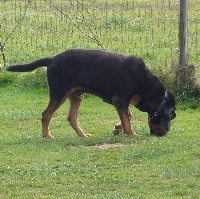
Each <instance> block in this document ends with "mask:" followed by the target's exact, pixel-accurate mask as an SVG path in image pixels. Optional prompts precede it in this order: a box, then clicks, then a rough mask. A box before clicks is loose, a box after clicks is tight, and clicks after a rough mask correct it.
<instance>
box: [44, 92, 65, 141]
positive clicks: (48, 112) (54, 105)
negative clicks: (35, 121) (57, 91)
mask: <svg viewBox="0 0 200 199" xmlns="http://www.w3.org/2000/svg"><path fill="white" fill-rule="evenodd" d="M68 96H69V94H66V95H63V97H62V98H60V99H61V100H58V99H55V98H53V97H50V101H49V104H48V106H47V108H46V109H45V110H44V111H43V112H42V136H43V137H47V138H53V136H52V135H51V133H50V131H49V123H50V120H51V118H52V116H53V113H54V112H55V111H56V110H57V109H58V108H59V107H60V106H61V105H62V104H63V103H64V102H65V100H66V99H67V97H68Z"/></svg>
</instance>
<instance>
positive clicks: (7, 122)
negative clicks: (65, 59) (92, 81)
mask: <svg viewBox="0 0 200 199" xmlns="http://www.w3.org/2000/svg"><path fill="white" fill-rule="evenodd" d="M47 103H48V92H47V89H33V90H31V89H29V88H26V87H19V86H18V87H11V86H10V87H9V86H7V87H4V88H3V87H1V88H0V107H1V111H0V124H1V128H0V134H1V137H0V150H1V156H0V184H1V185H0V198H2V199H4V198H5V199H6V198H20V199H21V198H34V199H35V198H76V199H77V198H81V199H83V198H98V199H101V198H102V199H103V198H113V199H114V198H120V199H121V198H127V199H129V198H141V199H144V198H148V199H149V198H152V199H153V198H181V199H182V198H187V199H188V198H199V196H200V185H199V180H200V142H199V141H200V140H199V130H200V123H199V120H200V111H199V110H200V109H199V108H198V107H196V109H192V108H190V107H188V105H187V104H189V103H187V104H186V103H185V104H184V103H179V104H178V107H177V109H178V110H177V118H176V119H175V120H174V121H173V122H172V128H171V132H170V133H169V134H168V135H167V136H165V137H155V136H151V135H150V134H149V132H148V125H147V115H146V113H142V112H139V111H138V110H137V109H136V108H134V107H132V108H131V109H132V111H133V116H134V117H133V122H132V126H133V128H134V130H135V131H136V132H137V133H138V134H140V135H141V137H140V138H139V139H138V138H132V137H128V136H127V135H123V134H121V135H119V136H117V137H114V136H113V134H112V128H113V127H114V125H115V124H116V123H117V122H118V120H119V119H118V116H117V113H116V111H115V109H114V108H113V107H112V106H111V105H108V104H105V103H103V102H102V100H101V99H99V98H97V97H92V96H86V97H85V99H84V101H83V104H82V107H81V109H80V118H79V121H80V124H81V126H82V127H83V129H85V131H86V132H88V133H91V134H92V135H93V136H92V137H89V138H79V137H78V136H77V135H76V134H75V132H74V131H73V130H72V129H71V128H70V127H69V125H68V122H67V121H66V115H67V112H68V108H69V102H66V103H65V104H63V106H62V107H61V108H60V109H59V110H58V111H57V112H56V113H55V115H54V117H53V119H52V122H51V125H50V128H51V132H52V134H53V135H54V136H55V139H53V140H52V139H43V138H42V137H41V112H42V110H43V109H44V108H45V107H46V105H47ZM105 144H107V145H105Z"/></svg>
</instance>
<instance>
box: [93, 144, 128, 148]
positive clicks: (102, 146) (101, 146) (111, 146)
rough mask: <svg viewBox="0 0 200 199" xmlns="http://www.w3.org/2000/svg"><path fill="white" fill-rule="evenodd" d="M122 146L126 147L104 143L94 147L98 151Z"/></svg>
mask: <svg viewBox="0 0 200 199" xmlns="http://www.w3.org/2000/svg"><path fill="white" fill-rule="evenodd" d="M122 146H127V145H125V144H122V143H114V144H109V143H104V144H101V145H97V146H94V147H95V148H98V149H108V148H114V147H122Z"/></svg>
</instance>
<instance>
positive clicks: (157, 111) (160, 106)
mask: <svg viewBox="0 0 200 199" xmlns="http://www.w3.org/2000/svg"><path fill="white" fill-rule="evenodd" d="M162 98H163V100H162V102H161V103H160V105H159V107H158V109H157V110H156V112H155V113H154V114H153V115H152V116H150V117H149V120H152V119H153V118H154V117H157V116H158V115H159V113H160V111H161V110H162V108H163V106H164V105H165V103H166V101H167V100H168V96H167V91H165V95H164V96H163V97H162Z"/></svg>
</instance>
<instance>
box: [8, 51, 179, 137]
mask: <svg viewBox="0 0 200 199" xmlns="http://www.w3.org/2000/svg"><path fill="white" fill-rule="evenodd" d="M39 67H47V81H48V86H49V95H50V100H49V104H48V106H47V108H46V109H45V110H44V111H43V112H42V136H43V137H48V138H53V136H52V134H51V133H50V131H49V123H50V120H51V118H52V116H53V113H54V112H55V111H56V110H57V109H58V108H59V107H60V106H61V105H62V104H63V103H64V102H65V101H66V99H69V100H70V108H69V113H68V117H67V120H68V121H69V124H70V125H71V127H72V128H73V129H74V131H75V132H76V133H77V134H78V136H80V137H87V136H91V134H86V133H84V131H83V130H82V129H81V127H80V125H79V122H78V111H79V107H80V104H81V101H82V100H83V96H84V93H89V94H92V95H96V96H98V97H100V98H102V99H103V101H104V102H106V103H109V104H111V105H113V106H114V107H115V108H116V110H117V112H118V115H119V118H120V122H119V123H118V124H117V125H116V126H115V127H114V130H113V131H114V134H115V135H117V134H119V133H120V132H121V131H123V132H124V133H126V134H128V135H129V136H137V134H136V133H135V132H134V131H133V130H132V128H131V118H132V113H131V111H130V109H129V105H130V104H131V105H134V106H135V107H136V108H138V109H139V110H140V111H143V112H147V113H148V124H149V128H150V133H151V134H153V135H157V136H163V135H166V134H167V132H168V131H169V130H170V122H171V120H172V119H174V118H175V117H176V113H175V109H176V108H175V99H174V96H173V94H172V93H171V92H169V91H167V90H166V88H165V86H164V85H163V83H162V82H161V81H160V80H159V79H158V78H157V76H155V75H154V74H153V73H152V72H151V71H150V70H149V69H148V68H147V67H146V65H145V63H144V61H143V59H141V58H139V57H137V56H124V55H122V54H118V53H112V52H105V51H101V50H84V49H71V50H67V51H65V52H62V53H60V54H58V55H56V56H54V57H50V58H44V59H40V60H37V61H35V62H32V63H29V64H24V65H14V66H10V67H8V68H7V71H13V72H30V71H33V70H35V69H36V68H39Z"/></svg>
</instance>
